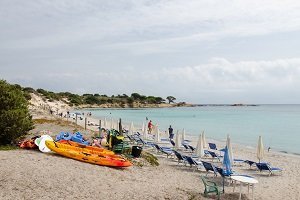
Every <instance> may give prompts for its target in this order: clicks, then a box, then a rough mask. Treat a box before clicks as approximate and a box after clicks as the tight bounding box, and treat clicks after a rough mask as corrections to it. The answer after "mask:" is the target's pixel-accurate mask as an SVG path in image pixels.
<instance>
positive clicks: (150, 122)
mask: <svg viewBox="0 0 300 200" xmlns="http://www.w3.org/2000/svg"><path fill="white" fill-rule="evenodd" d="M152 129H153V124H152V121H151V120H150V121H149V123H148V133H149V134H151V132H152Z"/></svg>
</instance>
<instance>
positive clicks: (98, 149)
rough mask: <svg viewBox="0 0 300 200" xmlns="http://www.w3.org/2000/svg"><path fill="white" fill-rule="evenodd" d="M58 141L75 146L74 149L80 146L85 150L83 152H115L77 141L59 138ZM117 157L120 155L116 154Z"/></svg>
mask: <svg viewBox="0 0 300 200" xmlns="http://www.w3.org/2000/svg"><path fill="white" fill-rule="evenodd" d="M58 142H59V143H62V144H68V145H70V146H72V147H75V149H76V148H81V150H82V151H85V152H91V153H99V154H103V155H115V152H113V151H110V150H108V149H104V148H100V147H93V146H87V145H84V144H80V143H77V142H73V141H70V140H60V141H58ZM72 147H69V148H72ZM116 156H118V155H116ZM118 157H120V156H118Z"/></svg>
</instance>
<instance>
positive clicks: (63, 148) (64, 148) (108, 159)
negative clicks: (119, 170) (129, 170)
mask: <svg viewBox="0 0 300 200" xmlns="http://www.w3.org/2000/svg"><path fill="white" fill-rule="evenodd" d="M45 143H46V146H47V147H48V148H49V149H51V150H52V151H54V152H56V153H58V154H60V155H62V156H65V157H68V158H72V159H76V160H79V161H83V162H88V163H92V164H96V165H103V166H109V167H129V166H131V165H132V164H131V162H129V161H128V160H126V159H124V158H122V157H121V156H118V155H105V154H103V153H97V152H93V151H92V150H91V151H87V150H86V149H84V150H83V148H80V147H74V146H71V145H69V144H62V143H59V142H54V141H50V140H46V142H45Z"/></svg>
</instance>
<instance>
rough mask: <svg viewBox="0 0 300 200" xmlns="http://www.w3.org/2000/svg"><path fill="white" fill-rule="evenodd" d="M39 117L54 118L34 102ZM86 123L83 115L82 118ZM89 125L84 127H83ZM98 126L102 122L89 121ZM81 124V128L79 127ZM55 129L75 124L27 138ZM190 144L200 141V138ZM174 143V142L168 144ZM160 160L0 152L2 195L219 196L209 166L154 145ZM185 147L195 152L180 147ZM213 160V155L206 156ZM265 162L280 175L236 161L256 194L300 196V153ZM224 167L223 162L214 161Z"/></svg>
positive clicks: (47, 126)
mask: <svg viewBox="0 0 300 200" xmlns="http://www.w3.org/2000/svg"><path fill="white" fill-rule="evenodd" d="M32 110H35V111H34V112H33V113H34V118H45V117H48V118H52V119H53V116H49V114H47V112H46V111H44V110H40V109H39V108H37V107H35V109H32ZM79 122H80V124H81V125H83V123H84V120H80V121H79ZM83 127H84V126H83ZM83 127H81V129H79V130H80V131H81V132H82V133H83V134H84V135H85V136H87V137H91V136H92V134H93V132H92V131H90V130H86V131H85V130H84V128H83ZM88 128H93V129H94V130H97V127H94V126H88ZM77 129H78V127H77ZM45 130H46V131H50V133H51V134H50V135H51V136H53V137H54V136H55V135H56V134H58V133H59V132H61V131H70V132H71V131H73V130H74V126H70V125H68V124H66V123H61V124H53V123H43V124H37V125H36V126H35V129H33V130H32V131H30V134H29V135H28V136H27V137H28V138H29V137H31V136H34V135H39V134H40V133H41V131H45ZM187 139H191V140H193V142H192V143H191V144H192V145H193V146H196V140H195V138H192V137H190V136H187ZM207 142H215V143H216V144H217V146H218V147H219V148H222V147H224V146H225V142H220V141H214V140H212V139H210V138H209V137H208V138H207ZM168 146H170V144H168ZM147 151H149V152H150V153H153V154H154V155H156V156H157V157H158V159H159V164H160V165H159V166H156V167H154V166H151V165H147V164H146V165H144V166H143V167H139V166H132V167H129V168H125V169H116V168H109V167H103V166H97V165H92V164H88V163H84V162H79V161H76V160H72V159H68V158H65V157H62V156H59V155H56V154H55V153H49V154H43V153H41V152H39V151H38V150H23V149H20V150H11V151H0V160H1V162H0V163H1V165H0V179H1V181H0V199H3V200H10V199H26V200H27V199H28V200H29V199H107V200H113V199H120V198H122V199H170V200H171V199H178V200H184V199H186V200H192V199H195V200H196V199H211V198H213V199H216V196H214V195H211V196H210V197H209V198H205V197H204V196H203V191H204V185H203V183H202V181H201V178H200V176H202V175H203V176H205V175H206V172H205V171H204V169H201V170H195V171H194V168H191V167H190V166H189V165H186V166H185V165H183V164H179V165H178V163H177V160H176V159H175V158H167V157H166V156H165V155H162V154H158V153H157V152H156V150H154V149H151V148H150V149H148V150H147ZM181 152H182V153H183V154H186V155H190V153H189V152H187V151H184V149H183V148H182V149H181ZM233 152H234V157H235V158H241V159H248V160H253V161H257V158H256V149H255V148H253V147H245V146H241V145H239V144H233ZM204 160H207V161H211V159H210V158H208V159H204ZM264 161H267V162H269V163H271V165H272V166H275V167H280V168H283V172H282V173H280V174H278V175H271V176H268V174H267V173H260V172H259V171H258V170H256V167H254V166H252V168H251V169H250V168H249V166H248V165H245V164H243V165H241V166H240V165H239V166H234V167H233V170H234V171H235V172H236V173H240V174H248V175H250V176H253V177H255V179H257V180H258V184H256V185H255V189H254V199H260V200H263V199H264V200H265V199H270V200H271V199H295V200H296V199H300V186H299V182H300V157H299V156H296V155H290V154H284V153H279V152H274V151H272V150H271V151H270V152H267V151H266V152H265V158H264ZM214 164H215V165H218V166H221V165H222V163H221V162H217V161H215V162H214ZM207 178H208V179H210V180H213V181H215V182H217V183H218V185H219V186H221V185H222V178H221V177H220V176H218V177H214V176H213V174H209V175H207ZM242 194H243V195H242V199H251V198H252V193H251V192H250V195H248V190H247V186H243V187H242ZM238 197H239V189H238V187H237V188H236V189H235V192H233V185H232V184H231V185H230V186H228V183H226V185H225V194H222V195H221V199H238Z"/></svg>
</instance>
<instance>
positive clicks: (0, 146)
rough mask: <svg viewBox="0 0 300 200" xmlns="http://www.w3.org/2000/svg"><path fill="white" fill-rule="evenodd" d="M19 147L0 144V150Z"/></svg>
mask: <svg viewBox="0 0 300 200" xmlns="http://www.w3.org/2000/svg"><path fill="white" fill-rule="evenodd" d="M16 149H19V147H17V146H14V145H0V151H9V150H16Z"/></svg>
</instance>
